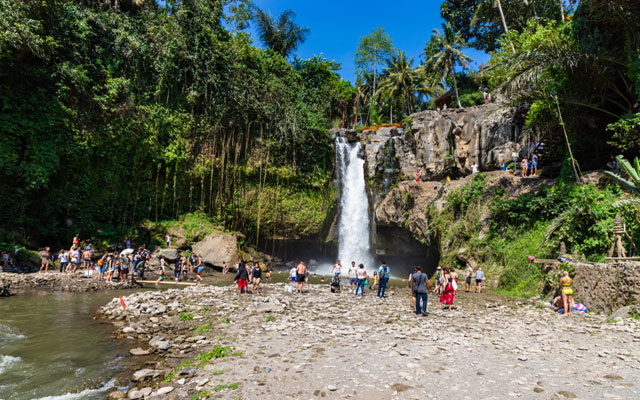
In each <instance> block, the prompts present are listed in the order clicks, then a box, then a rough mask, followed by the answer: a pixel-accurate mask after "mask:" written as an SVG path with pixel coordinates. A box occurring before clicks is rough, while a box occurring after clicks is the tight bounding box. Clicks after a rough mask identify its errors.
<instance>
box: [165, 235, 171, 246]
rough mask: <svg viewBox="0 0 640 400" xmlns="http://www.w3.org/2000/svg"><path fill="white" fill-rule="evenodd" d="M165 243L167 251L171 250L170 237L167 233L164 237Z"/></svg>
mask: <svg viewBox="0 0 640 400" xmlns="http://www.w3.org/2000/svg"><path fill="white" fill-rule="evenodd" d="M164 240H165V243H166V244H167V249H170V248H171V235H169V234H168V233H167V235H166V236H165V237H164Z"/></svg>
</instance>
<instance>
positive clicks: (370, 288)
mask: <svg viewBox="0 0 640 400" xmlns="http://www.w3.org/2000/svg"><path fill="white" fill-rule="evenodd" d="M377 286H378V271H373V282H372V284H371V286H369V290H374V289H375V288H376V287H377Z"/></svg>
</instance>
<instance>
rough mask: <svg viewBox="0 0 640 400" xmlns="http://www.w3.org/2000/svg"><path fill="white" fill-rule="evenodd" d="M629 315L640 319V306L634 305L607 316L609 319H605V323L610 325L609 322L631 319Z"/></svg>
mask: <svg viewBox="0 0 640 400" xmlns="http://www.w3.org/2000/svg"><path fill="white" fill-rule="evenodd" d="M620 278H621V277H620ZM616 282H619V281H618V280H616ZM638 286H640V282H638ZM631 315H635V316H637V317H640V305H638V304H635V305H631V306H626V307H622V308H620V309H619V310H618V311H616V312H614V313H612V314H611V315H609V317H608V318H607V322H609V323H611V322H617V321H621V320H624V319H626V318H631Z"/></svg>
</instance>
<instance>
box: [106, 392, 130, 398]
mask: <svg viewBox="0 0 640 400" xmlns="http://www.w3.org/2000/svg"><path fill="white" fill-rule="evenodd" d="M126 398H127V394H126V393H125V392H123V391H120V390H116V391H114V392H111V393H109V399H111V400H121V399H126Z"/></svg>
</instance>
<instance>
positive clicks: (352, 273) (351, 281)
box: [349, 261, 358, 293]
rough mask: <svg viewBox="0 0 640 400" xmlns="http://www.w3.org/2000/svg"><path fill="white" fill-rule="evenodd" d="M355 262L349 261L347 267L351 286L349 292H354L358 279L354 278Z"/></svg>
mask: <svg viewBox="0 0 640 400" xmlns="http://www.w3.org/2000/svg"><path fill="white" fill-rule="evenodd" d="M356 270H357V268H356V262H355V261H351V266H350V267H349V285H350V286H351V293H355V292H356V283H358V279H357V278H356Z"/></svg>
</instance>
